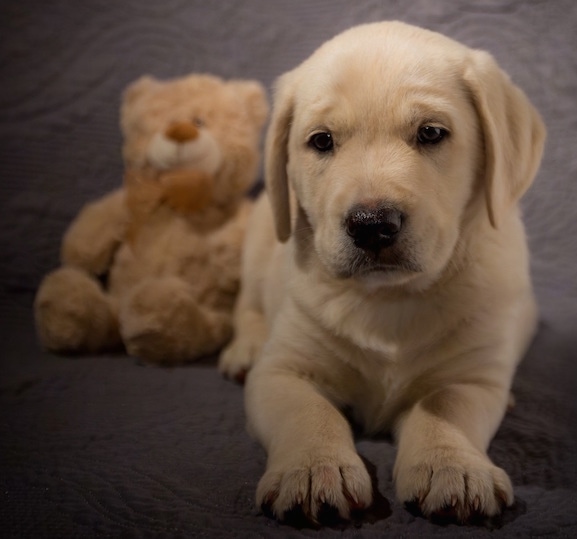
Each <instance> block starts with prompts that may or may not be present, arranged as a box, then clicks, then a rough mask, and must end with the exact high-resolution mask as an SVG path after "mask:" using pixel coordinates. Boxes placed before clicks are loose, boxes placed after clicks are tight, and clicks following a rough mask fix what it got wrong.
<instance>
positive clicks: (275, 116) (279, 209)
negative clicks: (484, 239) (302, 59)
mask: <svg viewBox="0 0 577 539" xmlns="http://www.w3.org/2000/svg"><path fill="white" fill-rule="evenodd" d="M293 88H294V86H293V83H292V77H291V73H288V74H285V75H283V76H282V77H280V78H279V79H278V80H277V83H276V91H275V100H274V107H273V113H272V118H271V123H270V126H269V128H268V132H267V136H266V145H265V184H266V190H267V193H268V196H269V199H270V203H271V205H272V210H273V215H274V221H275V227H276V234H277V237H278V239H279V241H282V242H285V241H287V240H288V239H289V237H290V235H291V214H290V202H289V198H290V195H289V184H288V175H287V164H288V159H289V155H288V141H289V135H290V129H291V123H292V119H293V112H294V90H293Z"/></svg>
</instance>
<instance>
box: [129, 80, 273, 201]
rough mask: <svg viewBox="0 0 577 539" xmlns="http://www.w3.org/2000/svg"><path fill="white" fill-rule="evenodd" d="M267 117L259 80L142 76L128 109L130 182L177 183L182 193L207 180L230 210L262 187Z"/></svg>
mask: <svg viewBox="0 0 577 539" xmlns="http://www.w3.org/2000/svg"><path fill="white" fill-rule="evenodd" d="M267 114H268V104H267V100H266V94H265V91H264V88H263V87H262V85H261V84H260V83H258V82H256V81H248V80H231V81H224V80H222V79H220V78H218V77H215V76H212V75H201V74H193V75H188V76H186V77H182V78H178V79H172V80H168V81H160V80H157V79H155V78H153V77H149V76H145V77H142V78H140V79H138V80H137V81H135V82H134V83H132V84H131V85H130V86H129V87H128V88H127V89H126V91H125V92H124V95H123V102H122V108H121V127H122V132H123V135H124V147H123V156H124V161H125V165H126V168H127V171H129V172H130V174H128V175H127V177H129V178H145V179H146V180H147V181H149V180H151V178H156V180H157V181H160V180H162V178H170V180H171V181H173V182H174V181H176V182H177V184H178V185H177V187H178V189H180V191H178V192H184V190H183V186H185V185H186V182H187V181H188V180H187V178H189V177H190V178H191V180H190V183H191V185H192V184H193V183H194V182H198V181H204V184H206V185H205V187H206V188H207V189H210V191H211V192H210V199H211V201H213V202H215V203H216V204H221V205H226V204H227V203H229V202H230V201H232V200H235V199H238V198H239V197H240V196H241V195H242V194H243V193H244V192H246V190H247V189H248V188H249V187H250V186H251V184H252V183H253V182H254V179H255V177H256V171H257V167H258V162H259V142H260V136H261V130H262V127H263V125H264V123H265V121H266V118H267ZM140 172H143V175H139V174H140ZM199 178H201V179H204V180H199ZM207 178H210V181H208V180H206V179H207ZM159 179H160V180H159Z"/></svg>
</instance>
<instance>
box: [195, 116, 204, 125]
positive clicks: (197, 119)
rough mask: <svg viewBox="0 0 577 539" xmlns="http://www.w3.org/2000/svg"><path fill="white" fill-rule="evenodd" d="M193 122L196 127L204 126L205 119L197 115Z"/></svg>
mask: <svg viewBox="0 0 577 539" xmlns="http://www.w3.org/2000/svg"><path fill="white" fill-rule="evenodd" d="M192 123H193V124H194V125H195V126H196V127H204V120H203V119H202V118H199V117H198V116H195V117H194V118H193V119H192Z"/></svg>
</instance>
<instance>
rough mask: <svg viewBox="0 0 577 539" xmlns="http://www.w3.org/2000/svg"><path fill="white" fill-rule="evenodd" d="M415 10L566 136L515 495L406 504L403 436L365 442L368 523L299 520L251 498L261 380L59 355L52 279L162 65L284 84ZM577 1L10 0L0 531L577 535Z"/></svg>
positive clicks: (117, 167)
mask: <svg viewBox="0 0 577 539" xmlns="http://www.w3.org/2000/svg"><path fill="white" fill-rule="evenodd" d="M381 19H401V20H404V21H406V22H410V23H414V24H418V25H421V26H426V27H428V28H431V29H433V30H437V31H441V32H443V33H445V34H447V35H449V36H451V37H454V38H456V39H458V40H460V41H462V42H464V43H466V44H468V45H470V46H473V47H478V48H484V49H486V50H489V51H490V52H492V53H493V54H494V55H495V57H496V58H497V59H498V61H499V62H500V64H501V65H502V66H503V67H504V68H505V69H506V70H507V71H508V72H509V73H510V74H511V76H512V78H513V79H514V80H515V81H516V83H517V84H519V85H520V86H521V87H522V88H523V89H524V90H525V91H526V93H527V94H528V95H529V96H530V98H531V100H532V101H533V102H534V103H535V105H536V106H537V108H538V109H539V110H540V111H541V113H542V115H543V117H544V119H545V122H546V124H547V127H548V131H549V137H548V141H547V147H546V153H545V158H544V161H543V165H542V167H541V171H540V173H539V175H538V178H537V180H536V183H535V185H534V187H533V188H532V190H531V191H530V192H529V193H528V194H527V196H526V197H525V199H524V202H523V206H524V210H525V217H526V222H527V228H528V232H529V237H530V244H531V249H532V253H533V256H532V268H533V276H534V282H535V287H536V292H537V296H538V299H539V304H540V308H541V320H542V323H541V328H540V332H539V334H538V336H537V338H536V340H535V343H534V345H533V347H532V348H531V350H530V352H529V354H528V356H527V358H526V359H525V361H524V363H523V364H522V365H521V367H520V369H519V373H518V376H517V378H516V381H515V394H516V400H517V405H516V407H515V408H514V409H513V410H512V411H511V412H510V413H509V414H508V415H507V417H506V418H505V421H504V422H503V425H502V427H501V428H500V429H499V432H498V433H497V436H496V438H495V440H494V441H493V443H492V445H491V449H490V453H491V456H492V457H493V459H494V460H495V462H496V463H497V464H499V465H500V466H502V467H504V468H505V469H506V470H507V471H508V472H509V474H510V475H511V478H512V480H513V483H514V485H515V494H516V504H515V506H514V507H513V508H512V509H511V510H508V511H507V512H506V513H505V514H504V516H503V517H502V518H500V519H498V520H496V521H494V522H492V523H485V524H483V525H479V526H466V527H458V526H455V525H450V526H441V525H437V524H432V523H430V522H428V521H426V520H424V519H422V518H420V517H418V516H415V515H412V514H411V513H410V512H408V511H407V510H405V508H403V507H402V506H400V505H399V504H398V503H397V502H396V501H395V499H394V495H393V488H392V484H391V473H392V465H393V462H394V456H395V448H394V447H393V445H392V444H391V443H390V441H388V440H366V439H360V440H359V441H358V449H359V451H360V453H361V454H362V456H363V457H364V458H365V459H366V460H367V463H368V465H369V468H370V469H371V470H373V473H374V476H375V480H376V481H377V485H378V492H379V493H380V497H379V502H378V504H377V507H376V508H375V510H374V511H373V512H372V513H371V514H369V515H367V517H366V519H365V520H364V521H363V522H361V523H358V524H357V525H351V526H349V527H347V528H345V529H344V530H343V529H341V528H337V529H332V528H324V529H321V530H312V529H301V530H296V529H293V528H290V527H287V526H282V525H279V524H278V523H276V522H275V521H273V520H270V519H269V518H267V517H266V516H263V515H262V514H260V513H259V512H258V510H257V509H256V508H255V507H254V505H253V499H254V490H255V487H256V483H257V481H258V478H259V476H260V474H261V473H262V471H263V470H264V465H265V455H264V452H263V450H262V449H261V448H260V446H259V445H258V444H257V443H256V442H254V441H253V440H251V439H250V438H249V436H248V435H247V434H246V432H245V429H244V411H243V406H242V389H241V388H240V387H239V386H237V385H234V384H231V383H228V382H226V381H224V380H222V379H221V378H220V377H219V376H218V374H217V372H216V371H215V368H214V359H213V360H207V361H205V362H203V363H201V364H197V365H194V366H190V367H183V368H176V369H159V368H151V367H146V366H143V365H142V364H140V363H139V362H138V361H137V360H134V359H132V358H128V357H126V356H121V355H119V356H103V357H100V356H85V357H77V358H70V357H57V356H53V355H50V354H47V353H45V352H43V351H41V350H40V348H39V346H38V344H37V341H36V338H35V334H34V327H33V322H32V314H31V302H32V299H33V294H34V291H35V289H36V287H37V285H38V283H39V281H40V279H41V277H42V275H44V274H45V273H46V272H47V271H49V270H50V269H52V268H54V267H55V266H56V265H57V264H58V249H59V243H60V239H61V236H62V234H63V232H64V230H65V228H66V226H67V225H68V223H69V222H70V220H71V219H72V218H73V216H74V215H75V214H76V213H77V211H78V210H79V208H80V207H81V206H82V204H84V203H85V202H87V201H89V200H92V199H94V198H96V197H97V196H100V195H102V194H103V193H105V192H107V191H108V190H110V189H111V188H113V187H115V186H116V185H118V184H119V182H120V178H121V172H122V162H121V156H120V146H121V138H120V131H119V128H118V105H119V97H120V93H121V91H122V89H123V88H124V87H125V86H126V85H127V84H128V83H129V82H130V81H132V80H133V79H135V78H137V77H138V76H140V75H142V74H145V73H149V74H153V75H156V76H158V77H170V76H178V75H182V74H185V73H187V72H191V71H204V72H212V73H216V74H218V75H222V76H225V77H243V78H257V79H259V80H260V81H262V82H263V83H264V84H265V85H267V86H269V87H270V85H271V84H272V82H273V80H274V79H275V78H276V77H277V76H278V75H280V74H281V73H282V72H284V71H286V70H287V69H290V68H291V67H293V66H295V65H296V64H297V63H299V62H300V61H301V60H303V59H304V58H305V57H307V56H308V55H309V54H310V53H311V52H312V51H313V50H314V48H316V47H317V46H318V45H319V44H320V43H322V42H323V41H325V40H326V39H328V38H329V37H331V36H332V35H334V34H335V33H337V32H339V31H341V30H343V29H345V28H347V27H349V26H351V25H353V24H357V23H361V22H370V21H376V20H381ZM576 25H577V3H575V2H574V1H573V0H552V1H549V0H547V1H544V0H534V1H531V2H526V1H524V0H483V1H467V0H439V1H435V2H431V1H429V0H415V1H411V2H405V1H401V0H381V1H377V0H364V1H362V2H351V1H347V0H331V1H327V0H319V1H316V2H305V1H303V0H279V1H276V0H275V1H274V2H271V1H269V0H246V1H233V0H226V1H219V2H200V1H197V0H193V1H190V0H165V1H163V2H156V1H154V0H125V1H123V2H107V1H105V0H84V1H82V2H67V1H65V0H53V1H51V2H43V1H40V0H3V1H2V2H1V3H0V219H1V223H0V287H1V288H0V361H1V370H0V531H1V533H2V535H3V536H7V537H44V536H47V537H48V536H52V537H90V536H121V535H122V536H129V537H131V536H138V537H152V536H154V537H156V536H169V537H170V536H174V537H202V536H204V537H269V536H270V537H273V536H274V537H278V536H286V537H300V536H305V537H309V536H310V537H316V536H319V537H337V536H345V537H382V536H383V535H385V534H390V535H391V536H419V537H420V536H427V535H431V536H440V537H443V536H444V537H455V536H458V535H460V536H464V537H476V536H483V535H487V534H489V533H491V534H492V535H497V536H502V537H511V536H555V535H558V536H566V537H574V536H577V399H576V396H575V395H576V393H577V366H576V358H575V355H576V352H575V350H576V348H577V346H576V345H577V337H576V334H575V329H576V328H577V280H576V279H575V271H576V270H575V268H576V267H577V240H576V239H575V238H576V237H577V220H576V219H575V217H574V212H575V209H576V205H577V182H576V181H575V180H576V176H577V153H576V151H575V148H576V146H577V144H576V143H577V137H576V133H577V55H576V54H575V51H576V50H577V33H576V32H575V26H576Z"/></svg>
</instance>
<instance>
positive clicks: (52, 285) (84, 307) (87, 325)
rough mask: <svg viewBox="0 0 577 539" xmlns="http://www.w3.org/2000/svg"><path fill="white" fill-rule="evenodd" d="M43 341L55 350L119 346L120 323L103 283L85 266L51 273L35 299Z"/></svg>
mask: <svg viewBox="0 0 577 539" xmlns="http://www.w3.org/2000/svg"><path fill="white" fill-rule="evenodd" d="M34 316H35V320H36V328H37V331H38V335H39V337H40V341H41V342H42V345H43V346H44V347H45V348H47V349H48V350H53V351H55V352H83V351H86V352H96V351H100V350H105V349H112V348H116V347H120V345H121V341H120V334H119V332H118V323H117V319H116V315H115V314H114V309H113V307H112V303H111V300H110V298H109V297H108V296H107V295H106V294H105V292H104V290H103V289H102V287H101V286H100V283H99V282H98V281H96V280H95V279H93V278H92V277H91V276H90V275H88V274H87V273H85V272H84V271H82V270H79V269H77V268H73V267H63V268H60V269H57V270H55V271H53V272H52V273H50V274H48V275H47V276H46V277H45V278H44V280H43V281H42V283H41V284H40V287H39V289H38V292H37V294H36V298H35V300H34Z"/></svg>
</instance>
